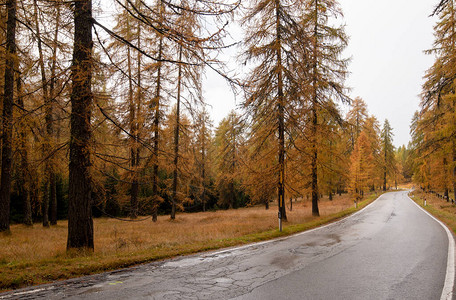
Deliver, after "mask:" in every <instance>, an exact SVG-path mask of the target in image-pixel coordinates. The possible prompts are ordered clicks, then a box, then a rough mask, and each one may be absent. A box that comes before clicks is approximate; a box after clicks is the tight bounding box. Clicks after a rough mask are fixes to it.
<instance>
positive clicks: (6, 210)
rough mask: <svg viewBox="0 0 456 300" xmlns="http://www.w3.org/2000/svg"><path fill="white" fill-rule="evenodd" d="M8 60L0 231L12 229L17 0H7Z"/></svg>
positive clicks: (6, 63)
mask: <svg viewBox="0 0 456 300" xmlns="http://www.w3.org/2000/svg"><path fill="white" fill-rule="evenodd" d="M6 10H7V15H8V20H7V22H6V53H5V55H6V60H5V81H4V84H5V86H4V92H3V119H2V122H3V124H2V128H3V143H2V166H1V182H0V232H1V231H9V230H10V219H9V215H10V191H11V159H12V158H11V156H12V139H13V101H14V60H15V56H16V0H7V1H6Z"/></svg>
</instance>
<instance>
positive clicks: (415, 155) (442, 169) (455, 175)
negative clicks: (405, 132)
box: [399, 0, 456, 203]
mask: <svg viewBox="0 0 456 300" xmlns="http://www.w3.org/2000/svg"><path fill="white" fill-rule="evenodd" d="M433 15H436V16H438V18H439V20H438V22H437V24H436V25H435V26H434V36H435V41H434V44H433V46H432V48H431V49H429V50H427V53H428V54H429V55H433V57H434V58H435V60H434V63H433V65H432V67H430V68H429V69H428V70H427V72H426V74H425V76H424V79H425V82H424V84H423V89H422V93H421V109H420V111H417V112H416V113H415V115H414V116H413V120H412V124H411V134H412V141H411V142H410V143H409V145H408V147H402V148H401V149H399V150H400V152H401V154H400V155H399V156H400V164H399V165H400V166H401V168H402V170H403V171H404V173H405V174H406V175H407V176H413V181H414V183H415V184H416V186H417V187H419V188H421V189H422V190H424V191H426V192H432V193H436V194H437V195H439V196H440V197H442V198H444V199H446V200H447V201H451V202H453V203H454V201H455V199H456V127H455V124H456V119H455V118H456V115H455V112H456V110H455V108H456V106H455V103H456V102H455V101H456V97H455V79H456V75H455V71H456V48H455V47H456V35H455V32H456V14H455V7H454V2H453V1H452V0H442V1H439V5H438V6H437V7H436V8H435V10H434V12H433Z"/></svg>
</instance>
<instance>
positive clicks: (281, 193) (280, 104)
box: [275, 0, 287, 221]
mask: <svg viewBox="0 0 456 300" xmlns="http://www.w3.org/2000/svg"><path fill="white" fill-rule="evenodd" d="M275 5H276V39H277V117H278V124H279V125H278V134H279V157H278V159H279V182H278V188H277V189H278V198H279V199H278V201H279V215H280V217H281V218H282V220H284V221H286V220H287V215H286V210H285V108H284V106H285V97H284V93H283V77H282V76H283V73H282V72H283V70H282V68H283V66H282V37H281V32H280V28H281V26H280V13H281V12H280V0H276V1H275Z"/></svg>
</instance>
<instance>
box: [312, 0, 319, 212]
mask: <svg viewBox="0 0 456 300" xmlns="http://www.w3.org/2000/svg"><path fill="white" fill-rule="evenodd" d="M317 36H318V1H315V27H314V49H313V51H314V54H313V55H314V57H313V60H314V61H313V79H312V81H313V83H312V89H313V91H312V93H313V95H312V108H311V110H312V128H311V134H312V137H311V140H312V159H311V172H312V175H311V180H312V215H313V216H320V211H319V209H318V173H317V160H318V149H317V126H318V118H317V117H318V116H317V101H318V99H317V96H318V94H317V88H318V87H317V51H318V49H317V47H318V41H317Z"/></svg>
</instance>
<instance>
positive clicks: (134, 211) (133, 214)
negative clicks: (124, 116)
mask: <svg viewBox="0 0 456 300" xmlns="http://www.w3.org/2000/svg"><path fill="white" fill-rule="evenodd" d="M125 5H126V6H128V1H125ZM126 25H127V39H128V40H130V33H131V29H130V16H127V18H126ZM137 38H138V48H139V46H140V45H139V35H138V37H137ZM131 65H132V62H131V50H130V47H128V48H127V72H128V104H129V113H130V120H129V121H130V134H131V135H130V167H131V169H132V171H131V172H132V178H131V189H130V213H129V214H130V218H132V219H136V218H137V217H138V180H137V174H138V173H137V172H138V170H137V165H138V163H137V161H136V158H137V155H136V152H137V149H136V148H137V144H136V135H137V132H136V131H137V130H136V126H135V125H136V124H135V123H136V118H137V116H136V105H135V101H134V99H133V78H132V71H131ZM138 75H139V69H138Z"/></svg>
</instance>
